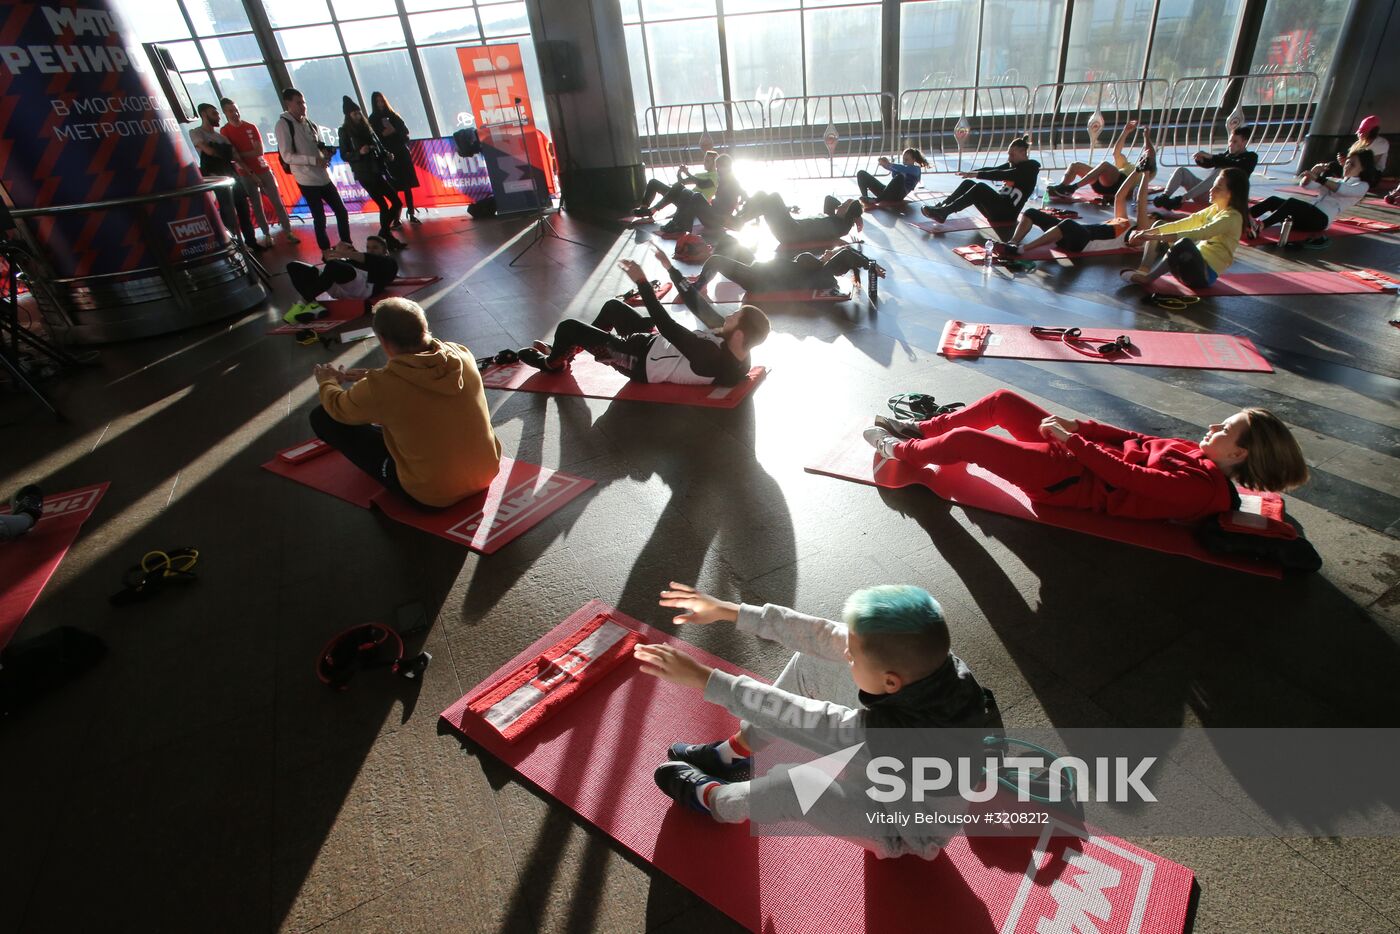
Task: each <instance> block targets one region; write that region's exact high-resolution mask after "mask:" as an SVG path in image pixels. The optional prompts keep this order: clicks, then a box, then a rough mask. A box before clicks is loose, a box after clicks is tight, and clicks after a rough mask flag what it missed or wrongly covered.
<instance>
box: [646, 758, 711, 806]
mask: <svg viewBox="0 0 1400 934" xmlns="http://www.w3.org/2000/svg"><path fill="white" fill-rule="evenodd" d="M651 777H652V778H653V779H655V780H656V787H657V788H660V789H661V791H662V793H664V794H665V795H666V797H668V798H670V799H671V800H672V801H677V802H680V803H681V804H684V805H685V806H686V807H688V808H690V809H691V810H692V811H699V812H700V813H701V814H708V813H710V809H709V808H707V807H705V805H703V804H701V803H700V789H701V788H704V787H705V786H706V785H711V784H716V783H717V784H720V785H728V784H729V783H728V782H726V781H724V780H723V779H720V778H716V777H714V776H713V775H706V774H705V773H704V772H702V771H700V770H699V769H697V768H695V767H693V766H691V765H688V764H687V763H685V762H664V763H662V764H661V765H658V766H657V767H656V771H655V772H653V773H651Z"/></svg>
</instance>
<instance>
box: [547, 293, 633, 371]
mask: <svg viewBox="0 0 1400 934" xmlns="http://www.w3.org/2000/svg"><path fill="white" fill-rule="evenodd" d="M651 327H652V325H651V318H649V317H647V316H646V315H643V314H642V313H641V312H639V311H637V309H635V308H633V307H632V306H631V305H629V304H627V303H626V302H623V301H619V300H618V299H615V298H612V299H608V301H607V302H605V303H604V304H603V307H602V309H601V310H600V311H599V312H598V317H596V318H594V319H593V323H592V324H585V323H583V322H582V321H578V320H575V319H573V318H569V319H567V320H564V321H560V322H559V325H558V327H556V328H555V329H554V342H553V344H552V347H553V351H554V352H553V353H551V354H550V355H549V362H550V363H552V364H553V363H561V362H563V361H564V360H565V359H566V358H567V357H569V356H570V355H571V354H572V353H573V352H574V350H575V349H576V348H577V349H582V350H586V351H588V352H589V353H591V354H592V355H593V356H595V357H597V358H599V359H600V360H601V361H602V362H603V363H606V364H608V365H609V366H612V367H615V368H616V369H617V370H619V371H621V372H622V373H623V374H624V375H626V376H627V378H628V379H631V380H635V381H637V382H639V383H645V382H646V381H647V351H648V350H650V349H651V343H652V340H653V339H654V335H653V334H652V333H651ZM614 332H615V333H614Z"/></svg>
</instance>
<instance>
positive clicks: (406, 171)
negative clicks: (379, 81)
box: [369, 91, 422, 224]
mask: <svg viewBox="0 0 1400 934" xmlns="http://www.w3.org/2000/svg"><path fill="white" fill-rule="evenodd" d="M369 105H370V125H371V126H373V127H374V131H375V132H376V133H378V134H379V138H380V139H381V140H383V142H384V147H385V148H386V149H388V150H389V151H390V152H391V153H393V154H394V161H393V162H391V163H390V164H389V174H390V176H391V179H392V181H393V183H394V187H395V188H396V189H397V190H398V191H401V192H403V202H404V204H405V205H406V206H407V207H408V219H409V221H410V222H411V223H414V224H421V223H422V221H420V220H419V219H418V212H417V211H415V210H414V209H413V189H415V188H417V187H418V171H417V170H416V169H415V168H414V167H413V156H412V155H411V154H410V153H409V151H408V127H407V126H406V125H405V124H404V122H403V117H400V116H399V114H398V111H396V110H394V108H393V107H392V106H390V104H389V98H387V97H385V96H384V93H383V92H382V91H375V92H374V93H373V94H371V95H370V96H369Z"/></svg>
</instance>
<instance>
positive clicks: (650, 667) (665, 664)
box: [632, 645, 714, 691]
mask: <svg viewBox="0 0 1400 934" xmlns="http://www.w3.org/2000/svg"><path fill="white" fill-rule="evenodd" d="M632 656H633V657H634V658H636V659H637V661H639V662H641V663H642V673H643V674H648V675H652V676H653V677H657V678H665V679H666V680H667V681H670V682H671V683H672V684H679V685H681V686H682V687H692V688H695V689H696V690H697V691H703V690H704V689H705V683H706V682H707V681H709V680H710V672H712V671H714V669H713V668H711V667H709V666H708V665H702V664H700V663H699V662H697V661H696V660H695V659H693V658H691V657H690V656H689V655H687V654H686V653H684V652H682V651H681V650H680V649H678V648H676V647H675V646H671V645H639V646H636V647H634V648H633V649H632Z"/></svg>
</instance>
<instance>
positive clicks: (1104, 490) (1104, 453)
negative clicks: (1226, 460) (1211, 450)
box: [1065, 421, 1231, 520]
mask: <svg viewBox="0 0 1400 934" xmlns="http://www.w3.org/2000/svg"><path fill="white" fill-rule="evenodd" d="M1065 447H1067V448H1068V449H1069V451H1070V453H1072V454H1073V455H1074V457H1075V459H1076V460H1077V461H1079V463H1080V465H1081V466H1083V467H1084V469H1085V470H1087V471H1088V472H1089V474H1090V475H1091V477H1090V479H1091V480H1092V485H1091V487H1090V489H1089V490H1088V491H1087V493H1088V497H1089V498H1088V501H1087V502H1084V503H1083V505H1084V506H1085V507H1086V508H1089V509H1093V510H1095V511H1097V512H1104V513H1108V514H1109V515H1111V516H1125V517H1127V518H1131V519H1182V520H1194V519H1203V518H1205V517H1206V516H1211V515H1215V514H1216V513H1220V512H1227V511H1228V510H1229V509H1230V508H1231V500H1230V478H1229V477H1227V476H1225V473H1224V471H1222V470H1221V469H1220V468H1219V467H1218V466H1216V464H1215V462H1214V461H1212V460H1211V459H1210V458H1208V457H1206V455H1205V452H1203V451H1202V450H1201V448H1200V445H1198V444H1195V443H1194V442H1191V441H1185V440H1182V439H1181V438H1154V437H1152V436H1150V435H1141V434H1138V433H1137V432H1135V431H1126V430H1124V429H1122V428H1115V427H1114V426H1113V425H1101V424H1099V423H1098V422H1093V421H1081V422H1080V423H1079V431H1078V432H1076V433H1075V434H1072V435H1070V436H1069V440H1068V441H1066V442H1065ZM1085 492H1086V491H1081V492H1080V495H1081V496H1083V495H1084V493H1085Z"/></svg>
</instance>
